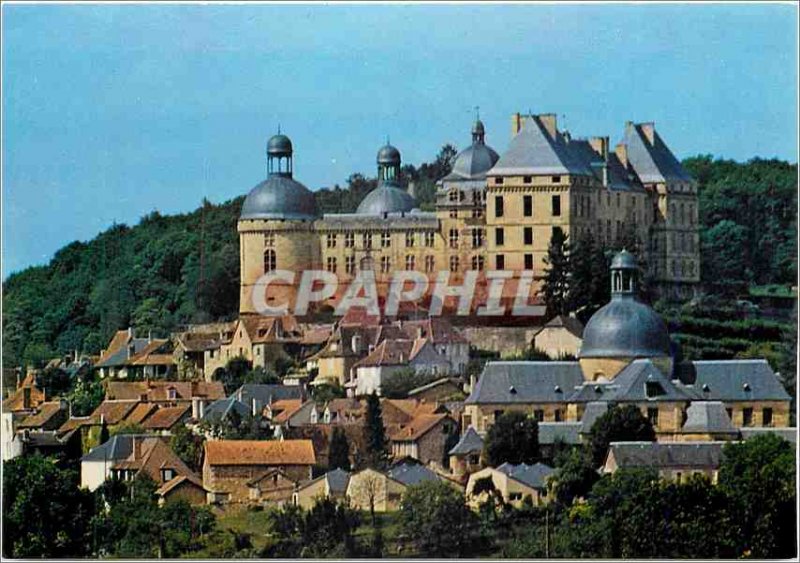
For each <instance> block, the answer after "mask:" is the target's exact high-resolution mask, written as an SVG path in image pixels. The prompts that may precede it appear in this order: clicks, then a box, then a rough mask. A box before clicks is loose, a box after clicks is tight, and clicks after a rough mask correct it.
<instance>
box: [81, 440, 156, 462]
mask: <svg viewBox="0 0 800 563" xmlns="http://www.w3.org/2000/svg"><path fill="white" fill-rule="evenodd" d="M134 438H138V439H142V440H145V439H151V438H153V439H156V440H158V439H159V438H158V436H156V435H155V434H116V435H114V436H111V438H110V439H109V440H108V441H107V442H104V443H103V444H100V445H99V446H97V447H95V448H92V449H91V450H89V452H88V453H87V454H85V455H84V456H83V457H82V458H81V461H122V460H124V459H126V458H128V457H130V456H131V454H132V453H133V440H134Z"/></svg>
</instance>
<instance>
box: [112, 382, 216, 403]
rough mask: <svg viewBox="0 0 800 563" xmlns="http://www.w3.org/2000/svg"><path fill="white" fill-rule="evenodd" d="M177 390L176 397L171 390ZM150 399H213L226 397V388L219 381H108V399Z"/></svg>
mask: <svg viewBox="0 0 800 563" xmlns="http://www.w3.org/2000/svg"><path fill="white" fill-rule="evenodd" d="M170 389H174V390H175V399H171V398H170V396H169V390H170ZM142 397H145V398H146V400H148V401H170V400H185V401H188V400H190V399H191V398H192V397H204V398H207V399H211V400H216V399H222V398H224V397H225V389H224V388H223V387H222V383H221V382H219V381H153V380H145V381H107V382H106V399H123V400H137V401H138V400H141V399H142Z"/></svg>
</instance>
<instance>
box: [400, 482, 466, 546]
mask: <svg viewBox="0 0 800 563" xmlns="http://www.w3.org/2000/svg"><path fill="white" fill-rule="evenodd" d="M400 520H401V526H402V530H403V533H404V534H405V535H406V536H408V537H409V538H413V541H414V543H415V544H416V546H417V549H418V551H419V555H421V556H422V557H463V556H465V555H467V554H469V553H470V551H469V548H470V546H471V545H472V539H473V538H472V536H473V530H474V528H475V524H476V522H475V516H474V514H473V513H472V511H471V510H470V509H469V508H467V506H466V504H465V503H464V496H463V495H462V494H461V492H460V491H457V490H456V489H455V488H453V487H452V486H450V485H448V484H447V483H444V482H443V481H440V480H435V481H424V482H422V483H420V484H418V485H412V486H410V487H408V488H407V489H406V491H405V493H404V494H403V499H402V502H401V508H400Z"/></svg>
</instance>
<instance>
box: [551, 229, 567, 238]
mask: <svg viewBox="0 0 800 563" xmlns="http://www.w3.org/2000/svg"><path fill="white" fill-rule="evenodd" d="M550 236H551V237H556V236H559V237H561V238H563V237H564V230H563V229H562V228H561V227H553V231H552V233H551V235H550Z"/></svg>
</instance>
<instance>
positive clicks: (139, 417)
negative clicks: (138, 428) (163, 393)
mask: <svg viewBox="0 0 800 563" xmlns="http://www.w3.org/2000/svg"><path fill="white" fill-rule="evenodd" d="M157 408H158V405H155V404H153V403H138V404H137V405H136V406H135V407H134V408H133V410H132V411H131V412H130V413H129V414H128V416H126V417H125V422H130V423H132V424H141V423H142V421H144V419H146V418H147V417H148V416H150V413H152V412H153V411H154V410H156V409H157Z"/></svg>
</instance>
